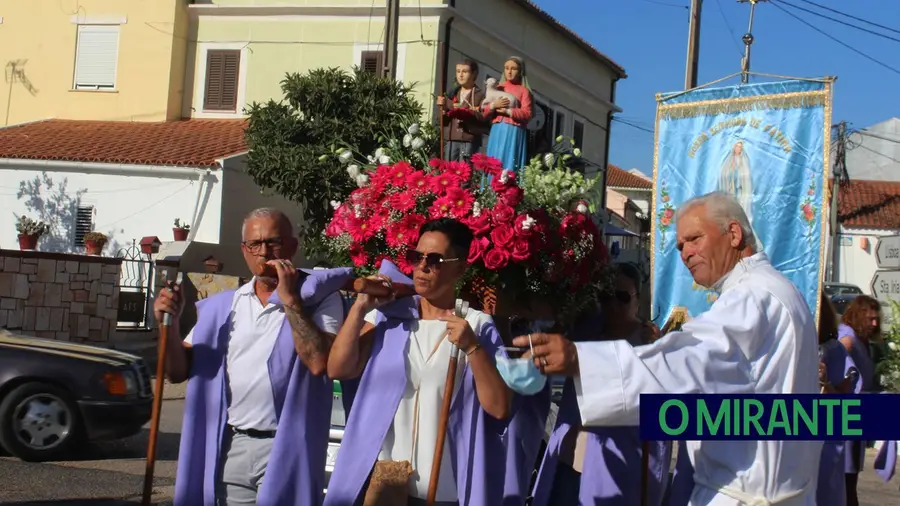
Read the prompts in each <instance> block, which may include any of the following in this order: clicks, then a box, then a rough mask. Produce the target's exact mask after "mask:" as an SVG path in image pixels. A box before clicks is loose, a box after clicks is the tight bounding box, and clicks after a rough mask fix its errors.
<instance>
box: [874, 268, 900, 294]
mask: <svg viewBox="0 0 900 506" xmlns="http://www.w3.org/2000/svg"><path fill="white" fill-rule="evenodd" d="M872 295H874V296H875V298H876V299H878V300H880V301H882V302H889V301H891V300H896V301H898V302H900V271H875V275H874V276H872Z"/></svg>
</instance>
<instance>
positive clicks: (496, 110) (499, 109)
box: [482, 56, 532, 172]
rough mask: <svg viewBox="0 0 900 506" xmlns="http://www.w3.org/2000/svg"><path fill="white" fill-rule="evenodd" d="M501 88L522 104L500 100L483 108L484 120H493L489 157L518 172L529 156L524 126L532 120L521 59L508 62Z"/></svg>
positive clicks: (529, 91)
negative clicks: (514, 104)
mask: <svg viewBox="0 0 900 506" xmlns="http://www.w3.org/2000/svg"><path fill="white" fill-rule="evenodd" d="M498 88H499V89H501V90H502V91H505V92H506V93H509V94H510V95H513V96H514V97H516V99H517V100H518V101H519V103H518V106H517V107H511V105H512V104H510V101H509V99H507V98H498V99H497V100H494V101H493V102H491V103H490V104H487V105H485V106H484V108H483V109H482V113H483V115H484V117H485V118H486V119H492V120H493V121H492V123H493V124H492V125H491V133H490V136H489V137H488V146H487V155H488V156H491V157H494V158H496V159H498V160H500V162H501V163H502V164H503V168H504V169H507V170H511V171H514V172H518V171H519V169H521V168H522V167H524V166H525V163H526V161H527V157H528V154H527V152H526V140H527V138H528V136H527V135H526V133H527V132H526V130H525V127H526V125H527V124H528V122H529V121H531V106H532V97H531V88H530V87H529V86H528V78H527V77H525V62H524V61H523V60H522V59H521V58H519V57H518V56H510V57H509V58H508V59H507V60H506V63H504V64H503V79H502V80H501V81H500V85H499V86H498Z"/></svg>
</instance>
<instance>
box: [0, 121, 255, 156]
mask: <svg viewBox="0 0 900 506" xmlns="http://www.w3.org/2000/svg"><path fill="white" fill-rule="evenodd" d="M246 124H247V122H246V120H242V119H238V120H209V119H191V120H183V121H168V122H164V123H138V122H125V121H74V120H58V119H51V120H46V121H38V122H35V123H25V124H22V125H17V126H11V127H8V128H3V129H0V158H17V159H29V160H59V161H72V162H97V163H124V164H136V165H170V166H182V167H211V166H214V165H215V164H216V160H217V159H219V158H222V157H225V156H229V155H234V154H237V153H242V152H244V151H247V144H246V143H245V142H244V128H245V127H246Z"/></svg>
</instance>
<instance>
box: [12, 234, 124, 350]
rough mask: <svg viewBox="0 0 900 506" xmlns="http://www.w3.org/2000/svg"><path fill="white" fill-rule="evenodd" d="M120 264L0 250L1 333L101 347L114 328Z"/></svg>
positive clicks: (116, 260) (102, 259)
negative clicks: (10, 331)
mask: <svg viewBox="0 0 900 506" xmlns="http://www.w3.org/2000/svg"><path fill="white" fill-rule="evenodd" d="M121 269H122V259H119V258H106V257H98V256H85V255H69V254H60V253H44V252H38V251H15V250H3V249H0V328H7V329H9V330H13V331H17V332H20V333H22V334H27V335H34V336H38V337H47V338H51V339H58V340H61V341H73V342H91V343H105V342H107V341H108V340H109V335H110V332H111V331H113V330H115V328H116V320H117V316H118V307H119V288H118V284H119V276H120V272H121Z"/></svg>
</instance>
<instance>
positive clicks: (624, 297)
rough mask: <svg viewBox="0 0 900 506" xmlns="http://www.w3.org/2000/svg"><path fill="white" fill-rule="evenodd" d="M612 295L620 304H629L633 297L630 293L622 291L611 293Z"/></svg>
mask: <svg viewBox="0 0 900 506" xmlns="http://www.w3.org/2000/svg"><path fill="white" fill-rule="evenodd" d="M613 295H614V296H615V298H616V300H617V301H619V303H620V304H628V303H630V302H631V298H632V297H633V295H632V293H631V292H626V291H624V290H616V291H615V292H613Z"/></svg>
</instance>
